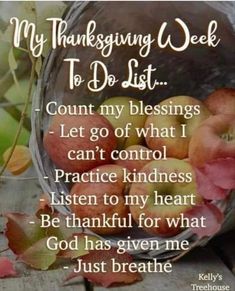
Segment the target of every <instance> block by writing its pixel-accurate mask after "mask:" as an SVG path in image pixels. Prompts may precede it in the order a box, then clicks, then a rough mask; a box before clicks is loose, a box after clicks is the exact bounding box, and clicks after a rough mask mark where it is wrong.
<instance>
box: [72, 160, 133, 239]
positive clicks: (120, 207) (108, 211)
mask: <svg viewBox="0 0 235 291" xmlns="http://www.w3.org/2000/svg"><path fill="white" fill-rule="evenodd" d="M97 169H99V175H102V174H103V173H105V174H106V173H115V174H116V182H106V183H102V182H97V183H84V182H83V183H76V184H74V186H73V187H72V189H71V192H70V194H71V195H76V196H77V197H79V196H81V195H86V196H87V195H94V196H95V197H96V200H97V201H96V202H97V205H94V203H93V204H92V205H72V206H71V209H72V212H73V213H75V215H76V216H77V217H80V218H81V219H83V218H99V219H102V215H103V214H105V215H106V217H107V218H112V216H113V215H114V213H117V216H118V217H119V218H121V219H122V218H127V216H128V213H129V209H128V206H126V205H125V203H124V195H125V194H126V191H127V189H128V185H127V183H124V182H123V168H122V167H120V166H118V165H110V164H109V165H103V166H100V167H97V168H96V169H93V170H91V172H93V171H94V170H97ZM104 194H107V195H115V196H117V197H118V204H117V205H111V204H110V205H104V199H103V196H104ZM91 230H92V231H94V232H95V233H98V234H102V235H104V234H114V233H120V232H122V231H123V230H124V229H123V228H120V227H118V223H117V222H116V221H115V227H94V228H91Z"/></svg>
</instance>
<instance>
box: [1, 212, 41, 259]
mask: <svg viewBox="0 0 235 291" xmlns="http://www.w3.org/2000/svg"><path fill="white" fill-rule="evenodd" d="M5 217H6V218H7V220H8V221H7V225H6V227H7V228H6V231H5V235H6V237H7V239H8V245H9V248H10V249H11V250H12V251H13V252H14V253H15V254H16V255H20V254H22V253H23V252H25V251H26V250H27V249H28V248H29V247H31V246H32V245H33V244H34V243H36V242H37V241H38V240H40V239H42V238H43V237H45V232H46V230H45V229H42V228H41V227H40V221H39V219H38V218H36V217H35V216H29V215H26V214H21V213H7V214H5Z"/></svg>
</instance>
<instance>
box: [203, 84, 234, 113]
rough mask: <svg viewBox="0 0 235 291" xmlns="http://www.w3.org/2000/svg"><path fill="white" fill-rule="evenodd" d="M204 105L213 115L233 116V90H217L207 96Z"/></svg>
mask: <svg viewBox="0 0 235 291" xmlns="http://www.w3.org/2000/svg"><path fill="white" fill-rule="evenodd" d="M204 103H205V104H206V106H207V108H208V109H209V110H210V111H211V113H213V114H235V89H232V88H221V89H217V90H215V91H214V92H212V93H211V94H210V95H209V96H207V98H206V99H205V100H204Z"/></svg>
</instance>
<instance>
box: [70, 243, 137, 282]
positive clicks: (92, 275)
mask: <svg viewBox="0 0 235 291" xmlns="http://www.w3.org/2000/svg"><path fill="white" fill-rule="evenodd" d="M80 259H81V260H82V262H83V263H85V264H86V265H88V264H89V263H90V264H92V265H93V264H95V263H99V262H105V264H106V265H105V272H97V273H96V272H84V270H83V268H82V270H81V271H80V272H76V273H75V272H72V273H71V274H70V275H69V276H68V277H67V278H66V281H68V280H71V279H73V278H76V277H79V276H83V277H84V278H86V279H88V280H89V281H91V282H92V283H94V284H98V285H102V286H103V287H109V286H111V285H114V284H115V285H116V284H131V283H134V282H136V281H140V280H142V277H141V275H140V273H138V272H133V273H132V272H130V271H127V272H125V273H124V272H117V273H116V272H113V269H112V259H115V262H117V263H120V264H122V263H127V264H130V263H131V262H132V261H133V258H132V256H131V255H129V254H128V253H124V254H118V253H117V249H116V248H111V249H110V250H94V251H90V252H89V254H88V255H85V256H82V257H80Z"/></svg>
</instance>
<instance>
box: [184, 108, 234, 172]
mask: <svg viewBox="0 0 235 291" xmlns="http://www.w3.org/2000/svg"><path fill="white" fill-rule="evenodd" d="M228 157H230V158H235V115H232V114H219V115H214V116H211V117H209V118H208V119H207V120H205V121H204V122H203V123H202V124H201V126H200V127H199V128H198V129H197V130H196V131H195V133H194V134H193V136H192V139H191V141H190V145H189V159H190V161H191V163H192V164H193V165H194V166H196V167H202V166H204V165H205V163H207V162H210V161H213V160H216V159H218V158H228Z"/></svg>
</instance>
